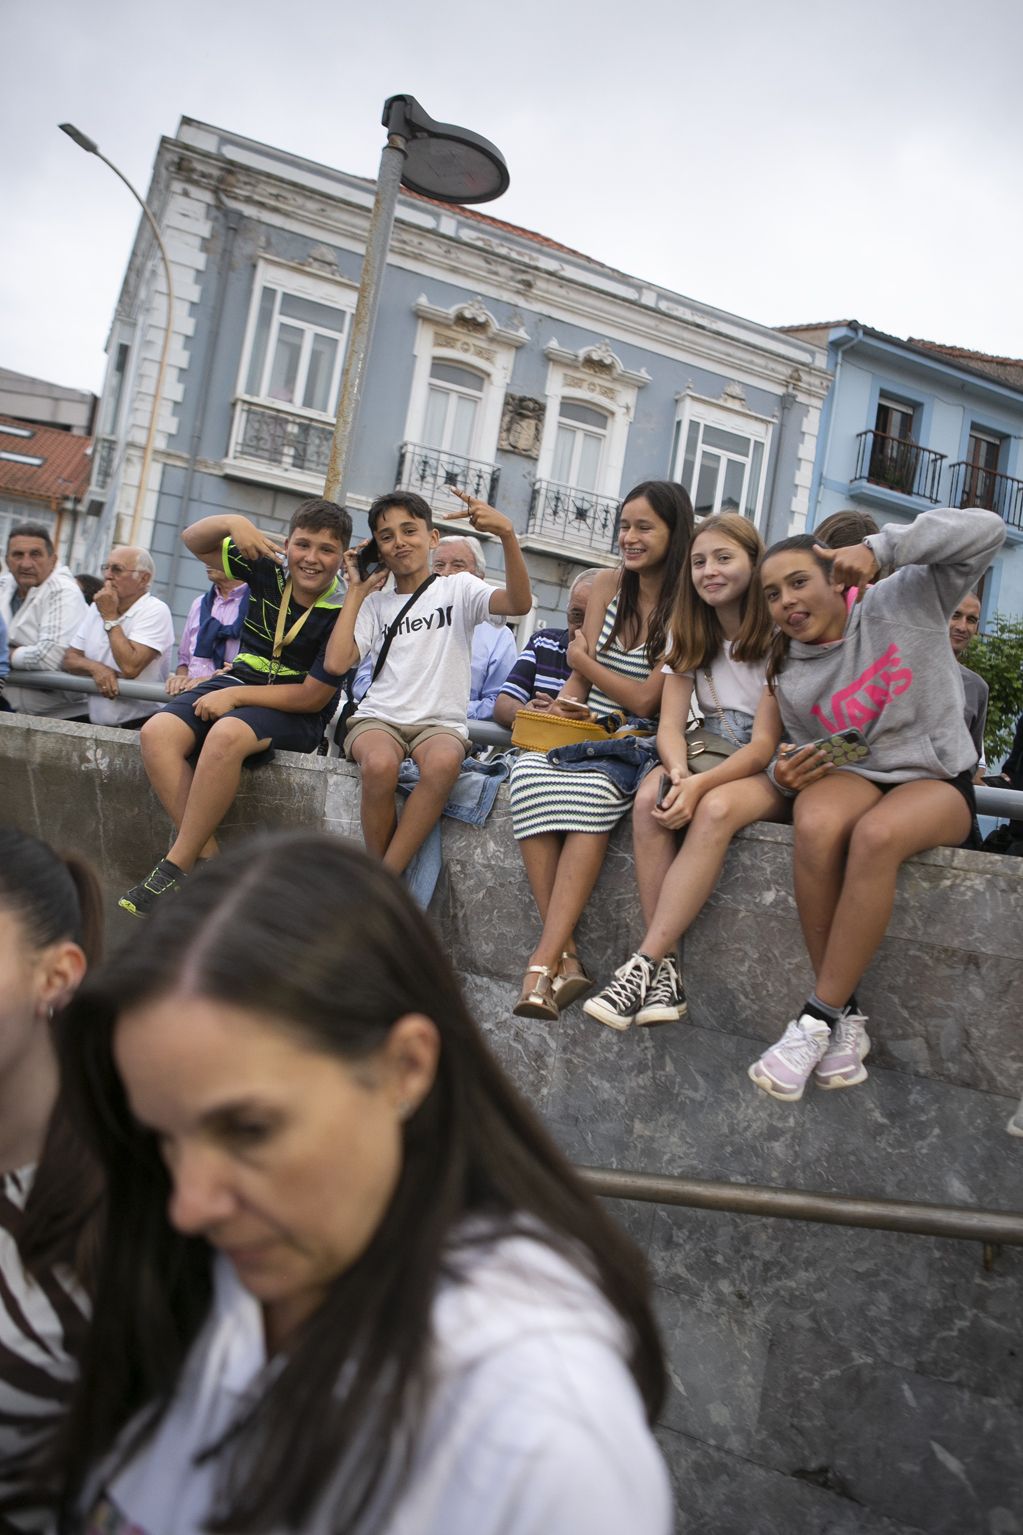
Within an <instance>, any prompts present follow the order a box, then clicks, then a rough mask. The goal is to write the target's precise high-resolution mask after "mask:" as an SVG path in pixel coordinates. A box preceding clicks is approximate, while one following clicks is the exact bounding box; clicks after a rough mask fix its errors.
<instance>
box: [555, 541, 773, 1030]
mask: <svg viewBox="0 0 1023 1535" xmlns="http://www.w3.org/2000/svg"><path fill="white" fill-rule="evenodd" d="M763 553H764V545H763V542H762V540H761V538H760V535H759V534H758V533H757V531H756V529H755V528H754V527H753V524H752V523H751V522H749V521H748V520H747V519H746V518H745V517H740V516H739V515H738V514H736V513H734V512H722V513H720V514H719V515H717V516H714V517H708V518H706V519H705V520H704V521H703V522H702V523H701V524H700V526H699V529H698V531H697V533H696V536H695V537H694V539H693V542H692V545H691V547H690V553H689V569H690V578H691V579H690V580H689V581H685V582H683V583H682V585H681V587H680V588H679V595H678V601H677V602H676V606H675V611H674V615H673V618H672V626H671V643H670V645H669V648H668V665H667V666H665V668H664V670H665V671H666V672H667V673H668V676H667V677H666V678H665V682H664V694H663V697H662V700H661V719H660V726H659V729H658V732H657V750H658V754H659V755H660V758H661V762H662V763H663V766H664V773H665V775H666V776H667V778H668V779H669V780H670V786H669V787H668V788H667V791H666V792H665V793H664V794H663V795H662V794H661V779H662V774H660V773H651V774H650V776H649V777H648V778H647V779H646V780H645V781H644V782H643V784H642V785H641V787H640V791H639V794H638V795H637V797H636V803H635V807H634V810H633V821H632V826H633V844H634V848H635V856H636V879H637V882H638V884H639V896H640V902H641V905H642V908H643V916H644V920H645V922H646V932H645V934H644V936H643V941H642V943H641V944H640V947H639V949H638V950H637V952H636V953H634V954H632V955H630V957H629V958H628V959H627V960H626V961H625V963H624V964H623V965H621V966H620V967H619V968H618V969H617V970H616V971H615V978H614V980H613V981H612V982H611V984H610V985H609V986H607V987H606V988H605V989H604V990H603V991H602V992H600V993H598V995H597V996H595V997H591V998H590V1000H589V1001H588V1002H586V1003H584V1004H583V1006H584V1009H585V1011H586V1012H587V1013H589V1015H590V1016H591V1017H592V1018H596V1019H598V1020H599V1021H600V1022H601V1023H606V1024H608V1025H609V1026H610V1027H611V1028H614V1029H627V1028H628V1027H629V1025H630V1024H632V1023H637V1024H650V1023H668V1022H671V1021H673V1020H675V1019H678V1018H681V1017H682V1016H683V1015H684V1013H685V1012H686V1006H687V1004H686V996H685V988H684V986H683V983H682V976H681V972H680V969H679V967H678V965H677V962H676V960H675V958H674V956H673V954H672V950H673V949H674V948H675V946H676V944H677V943H678V941H679V939H680V938H681V937H682V935H683V934H684V933H685V932H686V931H687V929H688V928H689V927H690V925H691V924H692V923H693V922H694V921H695V920H696V918H697V916H698V915H699V913H700V911H701V910H702V909H703V905H704V902H705V901H706V900H707V898H708V896H709V895H710V894H711V892H712V891H713V889H714V886H715V885H716V884H717V881H718V876H719V874H720V873H721V868H722V865H723V863H724V861H725V854H726V852H727V851H728V844H729V843H730V842H731V840H732V837H733V836H734V835H735V833H736V832H737V831H738V830H739V829H740V827H743V826H749V825H750V824H751V823H752V822H753V821H780V820H784V819H786V818H787V815H788V810H787V803H786V800H785V798H784V796H783V795H782V794H780V793H779V792H778V790H777V789H776V788H775V786H774V784H773V783H772V782H771V780H770V779H769V778H768V777H767V775H766V773H763V772H760V771H758V770H759V768H760V765H761V763H762V762H763V761H764V760H765V759H764V757H763V756H762V751H763V748H764V745H765V742H767V736H768V735H769V733H770V716H769V714H768V713H765V712H764V711H762V710H761V704H762V702H763V696H764V686H765V672H766V667H767V658H768V651H769V649H770V644H771V633H772V627H771V621H770V617H769V614H768V611H767V604H766V601H765V599H764V594H763V590H762V588H761V585H760V581H759V580H758V579H755V572H756V570H757V567H758V565H759V563H760V560H761V559H762V557H763ZM694 694H695V698H696V702H697V703H698V705H699V708H700V710H701V712H702V713H703V716H704V718H705V720H706V722H707V730H708V732H710V733H712V734H714V735H717V736H720V737H723V738H724V739H725V740H727V741H729V742H730V743H731V744H733V745H734V746H735V747H736V748H737V749H736V750H735V751H734V752H733V753H732V755H731V756H730V757H728V758H727V760H725V761H723V762H722V763H720V764H719V766H717V767H715V768H712V769H711V770H710V771H709V772H706V773H693V772H691V771H690V768H689V763H688V759H687V752H686V738H685V732H686V724H687V721H688V717H689V706H690V704H691V702H692V701H693V697H694ZM774 745H775V742H774V741H773V740H772V741H770V743H769V750H768V753H767V755H768V757H769V756H770V755H771V754H772V752H773V748H774ZM750 775H752V776H750ZM683 830H684V831H685V839H684V841H683V842H682V845H681V847H679V844H678V835H677V834H678V833H679V832H680V831H683Z"/></svg>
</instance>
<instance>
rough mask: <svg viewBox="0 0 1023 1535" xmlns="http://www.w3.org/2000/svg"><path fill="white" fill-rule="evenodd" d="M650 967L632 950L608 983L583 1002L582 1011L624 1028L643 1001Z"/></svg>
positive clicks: (650, 972) (649, 964) (600, 1020)
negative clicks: (632, 952)
mask: <svg viewBox="0 0 1023 1535" xmlns="http://www.w3.org/2000/svg"><path fill="white" fill-rule="evenodd" d="M653 978H654V967H653V965H652V964H651V963H650V961H649V960H648V959H646V958H645V957H644V956H643V955H642V954H632V955H630V956H629V958H628V959H627V960H626V961H625V963H624V965H619V967H618V969H617V970H616V971H615V979H614V980H613V981H612V982H611V984H610V986H605V987H604V990H603V991H600V992H598V993H597V995H596V996H595V997H591V998H590V1000H589V1001H588V1002H584V1003H583V1012H584V1013H589V1015H590V1017H591V1018H596V1019H597V1021H598V1023H606V1024H607V1025H608V1027H609V1028H612V1029H627V1028H628V1027H629V1025H630V1023H632V1022H633V1021H634V1019H635V1017H636V1014H637V1013H638V1012H639V1010H640V1008H641V1007H642V1006H643V1003H644V1002H645V1001H646V995H647V992H648V991H649V990H650V983H651V981H652V980H653Z"/></svg>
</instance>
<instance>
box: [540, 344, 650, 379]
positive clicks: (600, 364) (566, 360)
mask: <svg viewBox="0 0 1023 1535" xmlns="http://www.w3.org/2000/svg"><path fill="white" fill-rule="evenodd" d="M543 354H544V356H545V357H548V358H550V360H551V362H560V363H562V364H563V365H566V366H567V367H569V368H583V369H585V370H586V372H587V373H588V374H589V375H590V378H589V379H588V380H587V383H589V382H590V381H591V380H592V378H593V375H594V374H597V375H598V376H600V377H603V378H613V379H614V380H615V382H616V383H619V384H632V385H633V386H634V388H636V389H642V387H643V385H644V384H649V382H650V375H649V373H648V372H647V370H646V369H645V368H641V369H640V370H639V372H638V373H637V372H635V371H633V370H632V369H630V368H627V367H626V366H625V364H624V363H623V362H622V359H621V358H620V357H619V356H618V355H617V353H615V352H613V351H612V350H611V343H610V342H609V341H608V340H607V339H606V338H605V339H604V340H602V341H598V342H597V344H596V345H595V346H583V347H579V348H578V350H576V351H569V350H568V348H567V347H563V346H560V345H559V344H558V342H557V340H556V339H553V338H552V339H551V340H550V341H549V342H548V343H547V345H546V346H545V347H544V349H543ZM566 382H567V378H566Z"/></svg>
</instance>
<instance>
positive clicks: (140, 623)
mask: <svg viewBox="0 0 1023 1535" xmlns="http://www.w3.org/2000/svg"><path fill="white" fill-rule="evenodd" d="M103 623H104V619H103V615H102V613H100V611H99V609H98V608H96V607H89V608H87V609H86V610H85V617H84V618H83V619H82V622H81V623H80V624H79V626H78V628H77V629H76V631H75V633H74V635H73V636H72V638H71V639H70V640H68V647H69V649H71V650H80V651H81V652H82V654H83V655H84V656H86V657H88V659H89V660H90V661H102V663H103V665H104V666H109V667H111V668H112V669H113V670H114V671H115V672H117V674H118V675H120V671H121V669H120V667H119V666H118V664H117V662H116V661H115V660H114V652H113V651H112V650H111V648H110V636H109V635H108V634H107V632H106V630H105V629H104V627H103ZM120 625H121V631H122V633H123V634H124V636H125V638H126V639H129V640H132V641H133V642H134V643H135V644H136V645H148V646H149V648H150V649H151V650H155V651H157V652H158V653H157V655H156V656H154V658H153V660H152V661H150V662H149V664H148V666H144V667H143V668H142V670H141V671H140V672H139V674H138V676H137V677H135V678H133V679H132V680H133V681H135V682H149V683H151V684H152V685H153V686H154V687H158V688H162V687H163V685H164V683H165V682H166V680H167V678H168V676H169V675H170V670H171V665H172V655H171V652H172V651H173V649H174V619H173V618H172V617H171V610H170V608H169V607H168V606H167V604H166V603H165V602H161V601H160V599H159V597H154V596H153V594H152V593H151V592H143V593H142V596H141V597H139V598H138V600H137V601H136V602H133V603H132V605H131V607H130V608H129V609H128V611H127V613H122V614H121V620H120ZM160 707H161V706H160V704H157V703H146V701H145V700H144V699H142V698H94V697H92V696H90V697H89V718H90V720H91V721H92V723H93V724H94V725H123V724H124V722H125V720H137V719H142V718H144V717H145V716H146V715H149V714H155V713H156V711H157V709H159V708H160Z"/></svg>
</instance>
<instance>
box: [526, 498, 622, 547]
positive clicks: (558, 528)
mask: <svg viewBox="0 0 1023 1535" xmlns="http://www.w3.org/2000/svg"><path fill="white" fill-rule="evenodd" d="M526 531H527V533H533V534H535V535H536V536H537V537H538V538H549V539H553V540H554V541H555V542H556V543H559V544H574V545H576V546H578V547H581V548H584V549H594V550H597V551H598V552H599V553H601V554H611V553H613V551H614V543H615V538H616V536H617V533H618V502H617V501H612V500H609V499H608V497H607V496H598V495H596V494H595V492H594V491H592V490H577V489H576V488H575V487H574V486H572V485H555V484H554V482H553V481H551V480H537V482H536V484H535V485H534V486H533V499H532V501H531V503H530V507H529V522H528V524H527V529H526Z"/></svg>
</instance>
